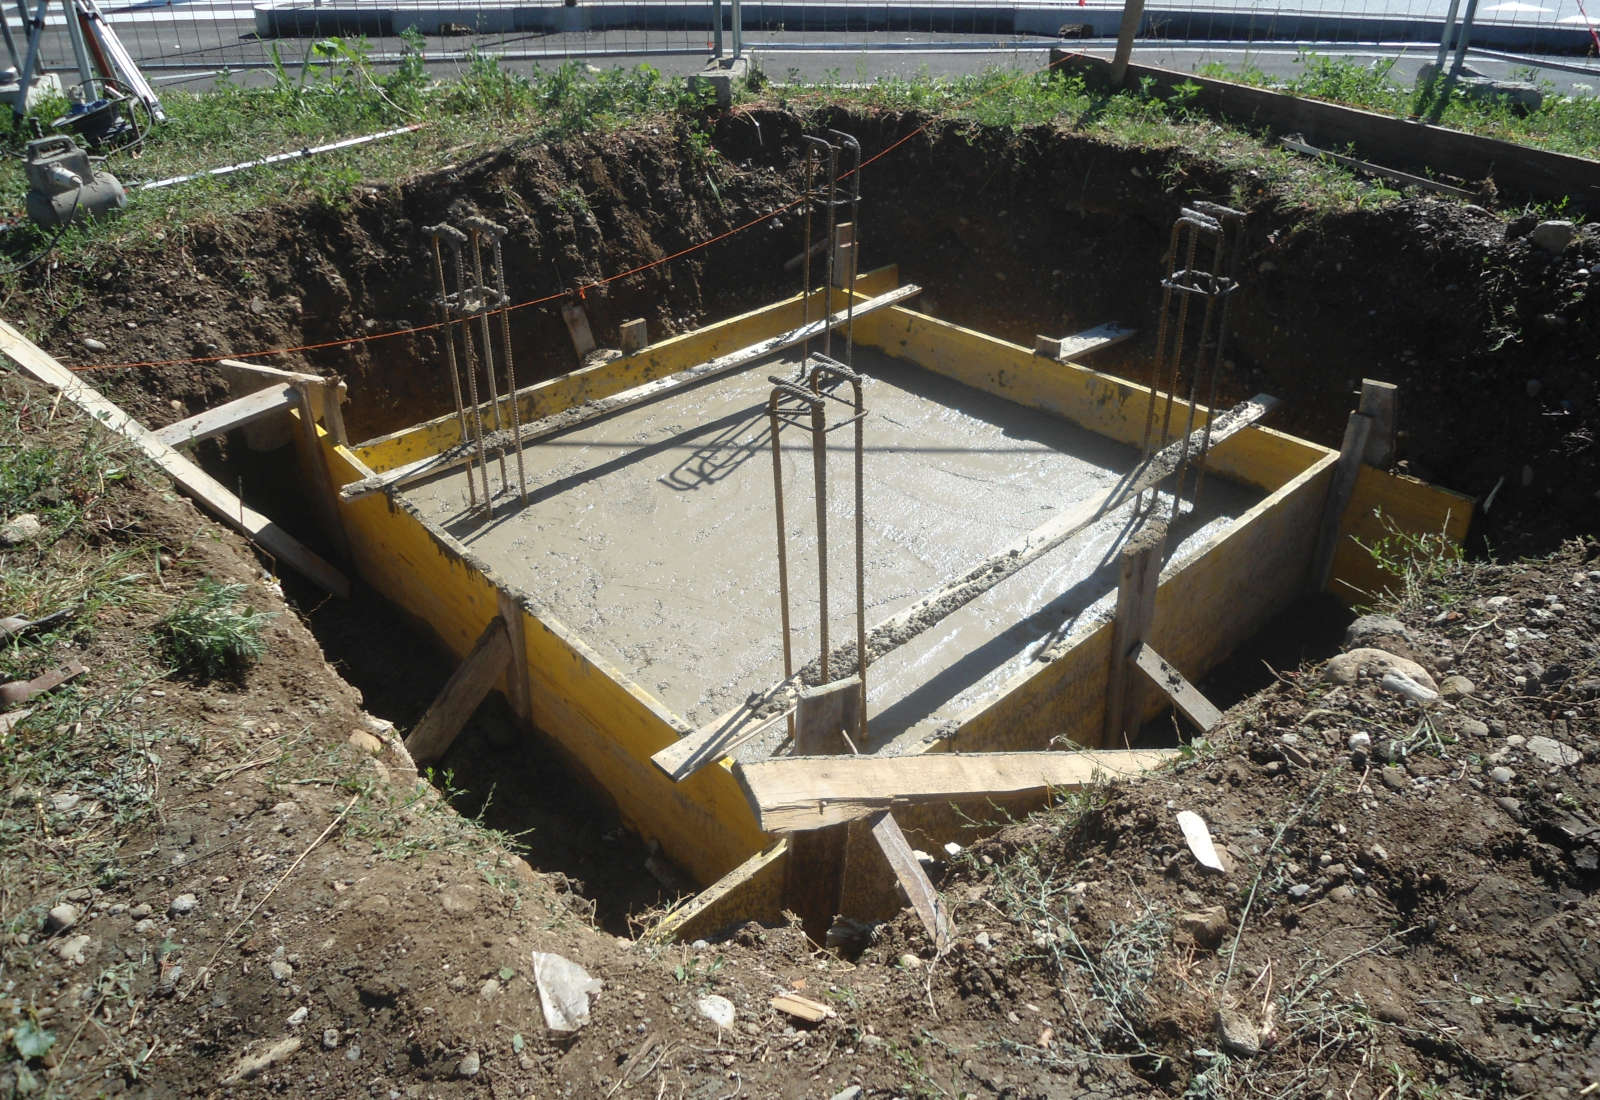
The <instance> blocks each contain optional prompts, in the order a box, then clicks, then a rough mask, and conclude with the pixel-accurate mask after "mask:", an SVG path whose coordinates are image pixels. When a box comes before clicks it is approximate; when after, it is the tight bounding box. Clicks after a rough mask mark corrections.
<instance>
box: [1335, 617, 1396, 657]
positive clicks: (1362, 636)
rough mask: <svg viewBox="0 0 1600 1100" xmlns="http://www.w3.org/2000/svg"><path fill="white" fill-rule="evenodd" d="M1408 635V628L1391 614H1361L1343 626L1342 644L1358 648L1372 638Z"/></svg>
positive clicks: (1369, 641) (1367, 643) (1365, 644)
mask: <svg viewBox="0 0 1600 1100" xmlns="http://www.w3.org/2000/svg"><path fill="white" fill-rule="evenodd" d="M1410 637H1411V631H1410V629H1409V628H1407V626H1406V624H1405V623H1403V622H1401V621H1400V620H1399V619H1397V618H1395V617H1394V616H1393V615H1363V616H1361V617H1360V618H1359V619H1357V620H1356V621H1355V622H1353V623H1351V624H1350V625H1349V626H1347V627H1345V631H1344V644H1345V645H1346V646H1347V647H1349V648H1350V649H1360V648H1362V647H1363V646H1367V645H1369V644H1370V643H1371V641H1372V640H1373V639H1374V638H1405V639H1410Z"/></svg>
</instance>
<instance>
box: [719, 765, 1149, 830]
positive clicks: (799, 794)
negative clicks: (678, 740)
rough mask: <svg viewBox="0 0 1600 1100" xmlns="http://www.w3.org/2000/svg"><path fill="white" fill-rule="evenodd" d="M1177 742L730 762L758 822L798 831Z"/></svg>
mask: <svg viewBox="0 0 1600 1100" xmlns="http://www.w3.org/2000/svg"><path fill="white" fill-rule="evenodd" d="M1177 755H1178V752H1177V750H1176V749H1107V750H1101V751H1084V752H988V753H954V752H930V753H923V754H920V755H917V756H814V757H803V756H784V757H774V758H773V759H771V760H761V761H755V762H752V763H741V764H736V765H735V766H734V769H733V771H734V777H735V778H736V779H738V781H739V785H740V787H742V788H743V789H744V792H745V797H746V798H748V799H749V800H750V807H751V809H753V810H754V811H755V814H756V821H757V823H758V824H759V825H760V826H761V828H762V829H763V830H765V831H767V832H769V833H792V834H796V835H797V836H798V835H799V834H801V833H804V832H806V831H807V830H811V829H825V828H828V827H830V826H835V825H839V824H842V823H844V822H849V821H855V820H856V819H858V818H863V817H868V816H870V815H872V814H875V813H877V812H878V811H880V810H892V809H896V808H899V807H902V806H908V805H916V804H919V803H926V802H954V801H959V800H961V799H971V798H984V797H1000V796H1004V795H1013V794H1025V793H1028V792H1033V791H1038V792H1044V791H1048V790H1073V789H1076V788H1078V787H1082V786H1085V785H1086V784H1089V783H1092V782H1094V781H1095V780H1096V778H1101V777H1104V778H1112V777H1127V776H1137V775H1141V774H1143V773H1144V772H1147V771H1149V770H1151V769H1152V768H1158V767H1160V766H1161V765H1163V764H1165V763H1167V762H1168V761H1170V760H1173V759H1176V757H1177Z"/></svg>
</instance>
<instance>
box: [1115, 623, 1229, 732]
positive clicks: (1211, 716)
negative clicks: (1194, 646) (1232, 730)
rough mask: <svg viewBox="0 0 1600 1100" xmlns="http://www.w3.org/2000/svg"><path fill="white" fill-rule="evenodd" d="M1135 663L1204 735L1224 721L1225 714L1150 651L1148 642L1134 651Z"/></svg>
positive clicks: (1158, 655)
mask: <svg viewBox="0 0 1600 1100" xmlns="http://www.w3.org/2000/svg"><path fill="white" fill-rule="evenodd" d="M1133 663H1134V664H1135V665H1136V666H1137V667H1138V669H1139V671H1141V672H1143V673H1144V674H1145V675H1146V676H1148V677H1149V678H1150V682H1151V683H1153V684H1155V686H1156V687H1158V688H1160V689H1161V690H1162V691H1163V692H1165V693H1166V696H1167V698H1168V699H1170V700H1171V701H1172V705H1173V706H1174V707H1176V708H1178V713H1179V714H1181V715H1183V716H1184V717H1185V718H1187V719H1189V721H1191V722H1193V723H1194V724H1195V727H1196V728H1198V729H1199V730H1200V732H1201V733H1210V732H1211V731H1212V729H1214V728H1215V727H1216V725H1217V723H1218V722H1220V721H1222V712H1221V711H1220V710H1218V709H1217V708H1216V707H1214V706H1213V705H1212V704H1211V700H1210V699H1207V698H1206V697H1205V696H1204V695H1202V694H1200V691H1199V689H1198V688H1196V687H1195V686H1194V685H1193V684H1191V683H1190V682H1189V681H1188V680H1186V679H1184V676H1183V673H1181V672H1179V671H1178V670H1177V668H1175V667H1174V666H1173V665H1172V664H1171V663H1170V662H1169V661H1168V660H1167V659H1166V658H1165V657H1163V656H1161V654H1159V653H1157V652H1156V651H1155V650H1153V649H1151V648H1150V646H1149V644H1148V643H1143V642H1141V643H1140V645H1139V647H1138V648H1137V649H1135V650H1134V651H1133Z"/></svg>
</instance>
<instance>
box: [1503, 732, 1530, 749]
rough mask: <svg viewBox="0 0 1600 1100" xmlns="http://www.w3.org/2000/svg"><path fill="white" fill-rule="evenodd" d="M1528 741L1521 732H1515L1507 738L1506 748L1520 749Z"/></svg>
mask: <svg viewBox="0 0 1600 1100" xmlns="http://www.w3.org/2000/svg"><path fill="white" fill-rule="evenodd" d="M1527 743H1528V739H1527V738H1526V737H1524V736H1522V734H1520V733H1513V734H1512V735H1511V736H1510V737H1507V738H1506V748H1508V749H1520V748H1521V747H1522V746H1524V745H1526V744H1527Z"/></svg>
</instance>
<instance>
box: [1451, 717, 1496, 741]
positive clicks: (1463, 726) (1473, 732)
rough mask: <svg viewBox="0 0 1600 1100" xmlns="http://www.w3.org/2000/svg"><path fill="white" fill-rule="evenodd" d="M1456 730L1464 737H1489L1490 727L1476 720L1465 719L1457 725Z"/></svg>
mask: <svg viewBox="0 0 1600 1100" xmlns="http://www.w3.org/2000/svg"><path fill="white" fill-rule="evenodd" d="M1456 729H1457V730H1458V731H1459V732H1460V733H1461V736H1462V737H1488V736H1489V726H1488V724H1487V723H1485V722H1480V721H1478V720H1477V719H1476V718H1463V719H1461V720H1460V721H1459V722H1457V723H1456Z"/></svg>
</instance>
